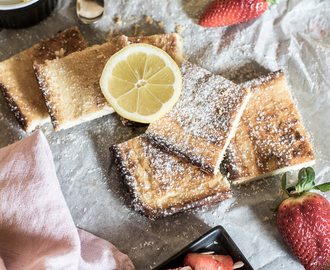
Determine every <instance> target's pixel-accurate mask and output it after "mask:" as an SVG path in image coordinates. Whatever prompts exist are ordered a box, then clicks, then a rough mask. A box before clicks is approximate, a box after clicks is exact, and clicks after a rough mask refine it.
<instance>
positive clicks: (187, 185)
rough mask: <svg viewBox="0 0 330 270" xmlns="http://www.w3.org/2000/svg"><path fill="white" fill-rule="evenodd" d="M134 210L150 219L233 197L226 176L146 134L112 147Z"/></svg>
mask: <svg viewBox="0 0 330 270" xmlns="http://www.w3.org/2000/svg"><path fill="white" fill-rule="evenodd" d="M111 149H112V151H113V154H114V157H115V160H116V163H117V167H118V169H119V171H120V172H121V174H122V177H123V180H124V182H125V184H126V186H127V188H128V190H129V192H130V195H131V197H132V205H133V207H134V209H135V210H136V211H138V212H140V213H141V214H143V215H145V216H147V217H150V218H159V217H165V216H168V215H172V214H175V213H178V212H181V211H184V210H186V209H190V208H194V207H197V206H202V205H206V204H210V203H214V202H218V201H221V200H224V199H227V198H230V197H231V194H232V192H231V190H230V186H229V183H228V181H227V179H226V178H224V177H222V176H221V174H220V173H217V174H216V175H215V176H214V177H212V176H210V175H209V174H207V173H205V172H203V171H202V170H200V169H198V168H197V167H195V166H192V165H190V164H187V163H184V162H182V161H180V160H179V159H177V158H176V157H175V156H173V155H169V154H167V153H165V152H164V151H162V150H161V149H159V148H157V147H155V146H154V145H152V144H151V143H150V142H149V141H148V140H146V139H144V138H143V137H142V136H140V137H136V138H134V139H132V140H129V141H127V142H124V143H121V144H117V145H114V146H112V148H111Z"/></svg>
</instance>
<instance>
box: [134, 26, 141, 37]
mask: <svg viewBox="0 0 330 270" xmlns="http://www.w3.org/2000/svg"><path fill="white" fill-rule="evenodd" d="M139 27H140V25H139V24H137V23H136V24H134V36H136V35H137V31H138V28H139Z"/></svg>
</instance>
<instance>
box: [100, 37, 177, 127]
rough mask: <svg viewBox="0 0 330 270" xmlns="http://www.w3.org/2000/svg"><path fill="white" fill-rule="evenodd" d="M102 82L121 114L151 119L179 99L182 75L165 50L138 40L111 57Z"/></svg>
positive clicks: (157, 116)
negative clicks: (137, 42)
mask: <svg viewBox="0 0 330 270" xmlns="http://www.w3.org/2000/svg"><path fill="white" fill-rule="evenodd" d="M100 86H101V89H102V92H103V95H104V96H105V98H106V100H107V101H108V102H109V103H110V105H111V106H112V107H113V108H114V110H115V111H116V112H117V113H118V114H119V115H121V116H123V117H125V118H127V119H129V120H132V121H135V122H140V123H151V122H153V121H155V120H157V119H159V118H161V117H162V116H163V115H164V114H165V113H166V112H167V111H169V110H170V109H171V108H172V107H173V105H174V104H175V102H176V101H177V100H178V98H179V96H180V93H181V87H182V78H181V72H180V69H179V67H178V65H177V64H176V62H175V61H174V60H173V59H172V58H171V57H170V56H169V55H168V54H167V53H166V52H164V51H163V50H161V49H159V48H157V47H155V46H151V45H148V44H143V43H139V44H132V45H128V46H126V47H125V48H123V49H122V50H120V51H119V52H117V53H116V54H114V55H113V56H112V57H111V58H110V59H109V61H108V62H107V64H106V65H105V67H104V69H103V73H102V76H101V79H100Z"/></svg>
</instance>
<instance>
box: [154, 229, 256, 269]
mask: <svg viewBox="0 0 330 270" xmlns="http://www.w3.org/2000/svg"><path fill="white" fill-rule="evenodd" d="M210 251H214V254H218V255H230V256H231V257H232V258H233V261H234V263H235V262H238V261H242V262H243V263H244V266H243V267H241V268H239V270H253V268H252V266H251V265H250V263H249V262H248V261H247V259H246V258H245V257H244V255H243V253H242V252H241V251H240V250H239V248H238V247H237V246H236V244H235V243H234V241H233V240H232V239H231V237H230V236H229V235H228V233H227V232H226V230H225V229H224V228H223V227H222V226H216V227H214V228H213V229H212V230H210V231H209V232H207V233H206V234H204V235H202V236H201V237H200V238H198V239H197V240H195V241H194V242H192V243H191V244H189V245H188V246H186V247H185V248H183V249H182V250H181V251H179V252H178V253H177V254H175V255H174V256H172V257H171V258H169V259H168V260H166V261H165V262H163V263H162V264H160V265H159V266H157V267H156V268H154V269H153V270H166V269H173V268H177V267H182V266H183V259H184V257H185V256H186V255H187V254H188V253H191V252H194V253H202V252H210Z"/></svg>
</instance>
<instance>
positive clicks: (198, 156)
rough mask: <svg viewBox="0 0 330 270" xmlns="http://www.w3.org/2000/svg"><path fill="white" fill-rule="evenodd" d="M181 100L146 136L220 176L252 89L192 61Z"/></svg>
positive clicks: (184, 72) (184, 71) (186, 68)
mask: <svg viewBox="0 0 330 270" xmlns="http://www.w3.org/2000/svg"><path fill="white" fill-rule="evenodd" d="M181 73H182V92H181V96H180V98H179V100H178V102H177V103H176V104H175V105H174V107H173V108H172V109H171V110H170V111H169V112H168V113H167V114H166V115H165V116H163V117H162V118H161V119H159V120H157V121H155V122H153V123H151V124H150V125H149V127H148V129H147V131H146V133H145V135H144V137H145V138H147V139H148V140H149V141H151V142H152V143H154V144H156V145H158V146H159V147H161V148H162V149H163V150H164V151H166V152H168V153H171V154H174V155H176V156H178V157H179V158H181V159H183V160H184V161H186V162H188V163H191V164H193V165H195V166H197V167H199V168H200V169H202V170H204V171H206V172H208V173H211V174H213V175H216V174H217V172H218V171H219V166H220V163H221V161H222V159H223V156H224V153H225V150H226V148H227V146H228V144H229V141H230V139H231V138H232V137H233V136H234V134H235V129H236V126H237V124H238V122H239V119H240V116H241V114H242V112H243V110H244V108H245V106H246V104H247V102H248V100H249V97H250V94H249V91H248V90H246V89H245V88H243V87H241V86H239V85H236V84H234V83H233V82H231V81H229V80H227V79H225V78H223V77H221V76H219V75H214V74H212V73H210V72H209V71H207V70H205V69H202V68H200V67H198V66H196V65H194V64H192V63H190V62H188V61H184V62H183V64H182V67H181Z"/></svg>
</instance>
